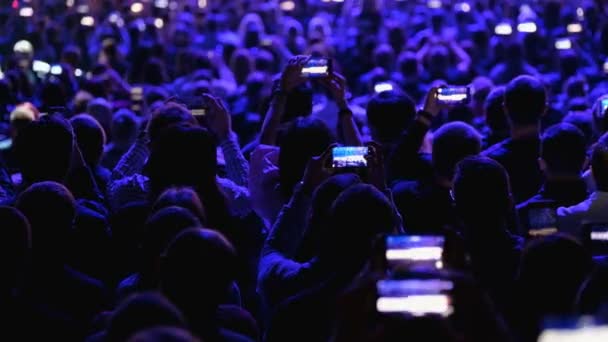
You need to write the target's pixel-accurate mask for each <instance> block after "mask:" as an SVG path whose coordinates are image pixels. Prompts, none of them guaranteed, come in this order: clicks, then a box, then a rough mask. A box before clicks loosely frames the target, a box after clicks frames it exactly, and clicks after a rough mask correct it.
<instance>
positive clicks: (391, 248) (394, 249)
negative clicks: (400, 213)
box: [385, 235, 445, 270]
mask: <svg viewBox="0 0 608 342" xmlns="http://www.w3.org/2000/svg"><path fill="white" fill-rule="evenodd" d="M444 244H445V239H444V238H443V237H442V236H434V235H428V236H421V235H390V236H387V237H386V253H385V257H386V261H387V264H388V267H389V268H390V269H391V270H396V269H400V268H406V269H410V270H411V269H423V270H424V269H426V270H428V269H433V270H439V269H442V268H443V261H442V256H443V246H444Z"/></svg>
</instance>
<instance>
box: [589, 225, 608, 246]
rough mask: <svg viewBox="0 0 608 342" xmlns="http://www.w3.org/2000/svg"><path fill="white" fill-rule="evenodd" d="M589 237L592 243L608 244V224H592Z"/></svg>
mask: <svg viewBox="0 0 608 342" xmlns="http://www.w3.org/2000/svg"><path fill="white" fill-rule="evenodd" d="M589 226H590V232H589V237H590V238H591V241H592V242H594V241H595V242H599V243H608V223H605V224H601V223H596V224H591V225H589Z"/></svg>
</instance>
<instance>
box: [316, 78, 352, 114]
mask: <svg viewBox="0 0 608 342" xmlns="http://www.w3.org/2000/svg"><path fill="white" fill-rule="evenodd" d="M319 81H320V83H321V84H322V85H323V86H324V87H325V88H326V89H327V90H328V91H329V92H330V93H331V96H332V97H333V99H334V101H336V104H337V105H338V108H340V109H346V108H347V107H348V104H347V103H346V78H345V77H344V76H342V75H340V74H339V73H337V72H332V73H331V75H329V76H328V77H325V78H321V79H320V80H319Z"/></svg>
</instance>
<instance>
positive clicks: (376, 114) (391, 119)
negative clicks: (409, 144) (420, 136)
mask: <svg viewBox="0 0 608 342" xmlns="http://www.w3.org/2000/svg"><path fill="white" fill-rule="evenodd" d="M415 116H416V105H415V103H414V101H412V99H411V98H410V97H409V96H407V95H405V94H401V93H399V92H396V91H383V92H381V93H379V94H377V95H375V96H374V97H373V98H372V99H371V100H370V101H369V103H368V104H367V122H368V124H369V126H370V128H371V130H372V137H373V139H374V141H378V142H380V143H393V142H395V140H397V139H398V138H399V137H400V136H401V134H402V133H403V131H405V129H406V128H407V127H408V126H409V125H410V123H411V122H412V121H413V120H414V117H415Z"/></svg>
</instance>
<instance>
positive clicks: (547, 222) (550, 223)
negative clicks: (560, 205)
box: [528, 208, 557, 237]
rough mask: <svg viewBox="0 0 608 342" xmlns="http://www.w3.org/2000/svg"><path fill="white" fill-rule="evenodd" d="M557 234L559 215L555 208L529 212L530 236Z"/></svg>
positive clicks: (537, 209)
mask: <svg viewBox="0 0 608 342" xmlns="http://www.w3.org/2000/svg"><path fill="white" fill-rule="evenodd" d="M555 233H557V213H556V211H555V208H536V209H530V210H528V235H529V236H532V237H537V236H547V235H551V234H555Z"/></svg>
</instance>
